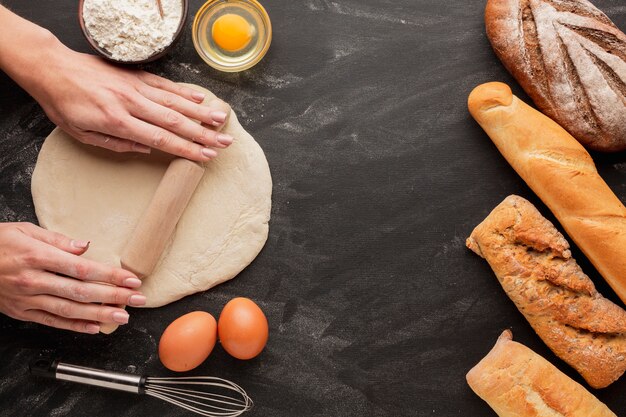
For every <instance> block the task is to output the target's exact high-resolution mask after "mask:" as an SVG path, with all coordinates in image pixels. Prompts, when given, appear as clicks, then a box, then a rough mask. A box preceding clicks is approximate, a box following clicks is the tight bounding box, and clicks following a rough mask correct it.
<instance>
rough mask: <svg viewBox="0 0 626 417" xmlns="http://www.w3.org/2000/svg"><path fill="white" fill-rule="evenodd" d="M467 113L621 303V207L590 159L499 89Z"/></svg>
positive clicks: (494, 86) (625, 213)
mask: <svg viewBox="0 0 626 417" xmlns="http://www.w3.org/2000/svg"><path fill="white" fill-rule="evenodd" d="M468 107H469V111H470V113H471V114H472V116H473V117H474V119H476V121H477V122H478V123H479V124H480V126H482V128H483V129H484V130H485V131H486V132H487V134H488V135H489V137H491V140H492V141H493V143H494V144H495V145H496V146H497V148H498V150H500V152H501V153H502V155H504V157H505V158H506V160H507V161H508V162H509V164H511V166H512V167H513V168H514V169H515V171H517V173H518V174H519V175H520V176H521V177H522V179H523V180H524V181H525V182H526V184H528V186H529V187H530V188H531V189H532V190H533V191H534V192H535V193H536V194H537V195H538V196H539V198H541V200H542V201H543V202H544V203H545V204H546V206H548V208H549V209H550V210H551V211H552V213H553V214H554V215H555V216H556V218H557V219H558V220H559V222H560V223H561V225H562V226H563V228H564V229H565V231H566V232H567V234H568V235H569V236H570V238H571V239H572V240H573V241H574V242H575V243H576V245H578V247H579V248H580V249H581V250H582V251H583V253H584V254H585V255H586V256H587V258H588V259H589V260H590V261H591V262H592V263H593V265H594V266H595V267H596V269H597V270H598V272H600V274H601V275H602V276H603V277H604V279H606V281H607V282H608V283H609V285H610V286H611V287H612V288H613V290H614V291H615V292H616V293H617V295H618V296H619V297H620V298H621V300H622V301H624V302H626V207H624V205H623V204H622V202H621V201H620V200H619V199H618V198H617V197H616V196H615V194H613V192H612V191H611V189H610V188H609V186H608V185H606V183H605V182H604V181H603V180H602V178H601V177H600V175H599V174H598V171H597V170H596V167H595V165H594V163H593V160H592V159H591V156H590V155H589V153H588V152H587V151H586V150H585V149H584V148H583V147H582V145H581V144H580V143H578V142H577V141H576V139H574V138H573V137H572V136H571V135H570V134H569V133H567V132H566V131H565V130H564V129H563V128H562V127H560V126H559V125H558V124H556V123H555V122H554V121H552V120H550V119H549V118H548V117H546V116H544V115H543V114H541V113H539V112H538V111H537V110H534V109H533V108H531V107H530V106H528V105H527V104H526V103H524V102H523V101H521V100H520V99H518V98H517V97H515V96H514V95H513V93H512V92H511V89H510V88H509V87H508V86H507V85H506V84H502V83H488V84H483V85H480V86H478V87H477V88H475V89H474V91H472V93H471V94H470V96H469V100H468Z"/></svg>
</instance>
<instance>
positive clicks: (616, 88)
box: [485, 0, 626, 151]
mask: <svg viewBox="0 0 626 417" xmlns="http://www.w3.org/2000/svg"><path fill="white" fill-rule="evenodd" d="M485 23H486V29H487V36H488V38H489V40H490V42H491V44H492V46H493V49H494V51H495V52H496V54H497V55H498V57H499V58H500V60H501V61H502V62H503V64H504V66H505V67H506V68H507V70H508V71H509V72H510V73H511V74H512V75H513V76H514V77H515V78H516V79H517V81H518V82H519V83H520V84H521V86H522V87H523V88H524V90H525V91H526V93H528V95H529V96H530V97H531V98H532V99H533V101H534V102H535V104H536V105H537V107H538V108H539V109H540V110H541V111H542V112H543V113H545V114H547V115H548V116H549V117H550V118H552V119H553V120H555V121H557V122H558V123H559V124H560V125H561V126H563V127H564V128H565V129H567V130H568V131H569V132H570V133H571V134H572V135H573V136H574V137H575V138H576V139H578V140H579V141H580V142H581V143H582V144H584V145H585V146H586V147H588V148H590V149H594V150H598V151H620V150H624V149H626V35H624V33H623V32H621V31H620V30H619V29H618V28H617V27H616V26H615V25H614V24H613V22H611V20H610V19H609V18H608V17H607V16H606V15H605V14H604V13H602V12H601V11H600V10H598V9H597V8H596V7H594V6H593V4H591V3H590V2H589V1H587V0H567V1H563V0H489V1H488V2H487V8H486V11H485Z"/></svg>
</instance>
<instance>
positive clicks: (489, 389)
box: [466, 330, 616, 417]
mask: <svg viewBox="0 0 626 417" xmlns="http://www.w3.org/2000/svg"><path fill="white" fill-rule="evenodd" d="M512 339H513V334H512V333H511V331H510V330H505V331H504V332H503V333H502V335H501V336H500V337H499V338H498V341H497V342H496V344H495V346H494V347H493V349H492V350H491V351H490V352H489V353H488V354H487V356H485V357H484V358H483V359H482V360H481V361H480V362H479V363H478V364H477V365H476V366H475V367H473V368H472V369H471V370H470V371H469V372H468V373H467V377H466V378H467V383H468V384H469V386H470V387H471V388H472V390H473V391H474V392H475V393H476V394H477V395H478V396H479V397H480V398H482V399H483V400H484V401H486V402H487V403H488V404H489V406H490V407H491V408H492V409H493V410H494V411H495V412H496V413H497V414H498V416H500V417H616V415H615V414H614V413H613V412H612V411H611V410H609V408H608V407H607V406H606V405H605V404H604V403H602V402H601V401H600V400H598V399H597V398H596V397H595V396H593V394H591V393H590V392H589V391H587V390H586V389H585V388H584V387H583V386H581V385H580V384H578V383H577V382H575V381H573V380H572V379H570V378H569V377H568V376H567V375H565V374H564V373H562V372H561V371H559V370H558V369H557V368H556V367H554V366H553V365H552V364H551V363H550V362H548V361H547V360H545V359H544V358H542V357H541V356H540V355H538V354H536V353H535V352H533V351H532V350H531V349H529V348H527V347H526V346H524V345H522V344H520V343H517V342H514V341H513V340H512Z"/></svg>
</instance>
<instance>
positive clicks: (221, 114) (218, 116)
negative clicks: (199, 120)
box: [211, 111, 228, 123]
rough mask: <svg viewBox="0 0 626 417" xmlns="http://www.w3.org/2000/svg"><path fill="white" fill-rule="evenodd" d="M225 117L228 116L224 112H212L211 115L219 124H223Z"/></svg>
mask: <svg viewBox="0 0 626 417" xmlns="http://www.w3.org/2000/svg"><path fill="white" fill-rule="evenodd" d="M226 116H228V115H227V114H226V112H224V111H214V112H213V113H211V118H212V119H213V120H214V121H216V122H219V123H224V121H225V120H226Z"/></svg>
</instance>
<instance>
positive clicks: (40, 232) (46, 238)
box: [20, 223, 90, 255]
mask: <svg viewBox="0 0 626 417" xmlns="http://www.w3.org/2000/svg"><path fill="white" fill-rule="evenodd" d="M20 229H21V231H22V232H23V233H24V234H26V235H28V236H30V237H32V238H33V239H37V240H39V241H41V242H44V243H47V244H48V245H51V246H54V247H55V248H58V249H61V250H62V251H65V252H69V253H72V254H74V255H82V254H83V253H85V252H87V249H89V243H90V242H88V241H84V240H78V239H72V238H69V237H67V236H65V235H63V234H61V233H57V232H52V231H50V230H46V229H43V228H41V227H39V226H35V225H34V224H30V223H27V224H26V225H25V226H24V225H20Z"/></svg>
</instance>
